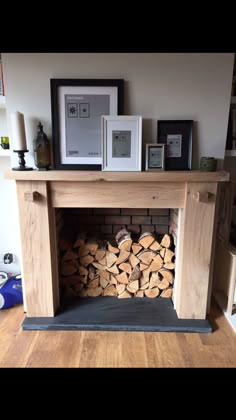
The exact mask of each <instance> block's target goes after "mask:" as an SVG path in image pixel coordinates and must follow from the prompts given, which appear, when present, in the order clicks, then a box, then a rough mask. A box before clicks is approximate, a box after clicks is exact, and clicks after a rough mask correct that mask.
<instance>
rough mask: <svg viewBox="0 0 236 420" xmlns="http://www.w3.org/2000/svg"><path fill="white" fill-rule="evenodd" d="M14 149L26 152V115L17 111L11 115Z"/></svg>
mask: <svg viewBox="0 0 236 420" xmlns="http://www.w3.org/2000/svg"><path fill="white" fill-rule="evenodd" d="M11 123H12V136H13V144H14V146H13V149H14V150H16V151H18V150H22V151H26V150H27V145H26V136H25V121H24V115H23V114H22V113H21V112H19V111H17V112H13V113H12V114H11Z"/></svg>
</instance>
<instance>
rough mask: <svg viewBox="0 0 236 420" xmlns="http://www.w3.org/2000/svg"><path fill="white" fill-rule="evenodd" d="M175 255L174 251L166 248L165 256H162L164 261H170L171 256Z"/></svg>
mask: <svg viewBox="0 0 236 420" xmlns="http://www.w3.org/2000/svg"><path fill="white" fill-rule="evenodd" d="M174 256H175V253H174V252H173V251H171V250H170V249H166V252H165V256H164V262H165V263H169V262H172V258H173V257H174Z"/></svg>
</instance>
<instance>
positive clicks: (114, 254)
mask: <svg viewBox="0 0 236 420" xmlns="http://www.w3.org/2000/svg"><path fill="white" fill-rule="evenodd" d="M60 249H61V251H62V258H61V278H62V286H63V293H64V295H66V297H70V296H80V297H87V296H89V297H97V296H117V297H118V298H120V299H121V298H131V297H133V296H135V297H144V296H147V297H149V298H156V297H158V296H160V297H168V298H169V297H171V296H172V291H173V282H174V268H175V263H174V259H175V253H174V252H173V251H172V250H171V249H172V237H171V236H170V235H164V236H163V238H162V240H161V241H160V242H158V241H157V239H156V238H155V236H154V235H153V234H151V233H149V232H146V233H143V234H142V235H141V236H140V237H139V239H138V241H137V242H134V241H133V239H132V237H131V234H130V233H129V232H128V231H127V230H126V229H122V230H121V231H119V232H118V233H117V235H116V243H115V244H114V243H113V244H112V243H111V242H108V241H99V240H86V239H85V237H79V238H78V239H77V240H76V241H75V243H74V244H72V243H69V242H68V241H65V240H63V239H61V240H60Z"/></svg>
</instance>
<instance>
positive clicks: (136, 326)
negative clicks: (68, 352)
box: [22, 297, 212, 333]
mask: <svg viewBox="0 0 236 420" xmlns="http://www.w3.org/2000/svg"><path fill="white" fill-rule="evenodd" d="M22 328H23V330H89V331H162V332H164V331H166V332H191V333H192V332H196V333H210V332H212V328H211V326H210V324H209V321H208V320H207V319H179V318H178V317H177V314H176V311H175V310H174V307H173V304H172V300H171V299H164V298H163V299H161V298H158V299H149V298H146V297H144V298H133V299H117V297H98V298H81V299H79V300H78V299H77V300H76V301H70V302H67V303H64V304H63V305H62V307H61V308H60V312H59V313H58V314H57V315H56V316H55V317H34V318H27V317H26V318H25V320H24V322H23V324H22Z"/></svg>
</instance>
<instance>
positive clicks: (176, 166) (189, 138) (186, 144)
mask: <svg viewBox="0 0 236 420" xmlns="http://www.w3.org/2000/svg"><path fill="white" fill-rule="evenodd" d="M192 142H193V120H159V121H157V143H164V144H165V145H166V157H165V169H166V170H167V171H168V170H169V171H171V170H172V171H178V170H179V171H186V170H191V169H192Z"/></svg>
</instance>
